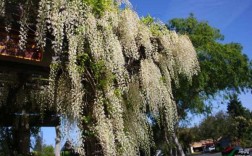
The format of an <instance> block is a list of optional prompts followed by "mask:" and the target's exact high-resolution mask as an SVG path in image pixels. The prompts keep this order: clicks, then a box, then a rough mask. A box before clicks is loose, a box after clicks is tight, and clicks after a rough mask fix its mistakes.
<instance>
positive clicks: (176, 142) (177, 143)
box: [172, 133, 185, 156]
mask: <svg viewBox="0 0 252 156" xmlns="http://www.w3.org/2000/svg"><path fill="white" fill-rule="evenodd" d="M172 138H173V141H174V143H175V144H176V146H177V148H178V150H176V151H178V152H179V155H180V156H185V153H184V151H183V148H182V146H181V145H180V143H179V141H178V138H177V136H176V134H175V133H173V134H172Z"/></svg>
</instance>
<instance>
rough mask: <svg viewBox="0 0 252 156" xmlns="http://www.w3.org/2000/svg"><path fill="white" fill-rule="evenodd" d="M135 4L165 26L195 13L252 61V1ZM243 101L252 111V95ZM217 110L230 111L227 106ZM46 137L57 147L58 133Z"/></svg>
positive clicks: (138, 0) (141, 0)
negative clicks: (169, 21)
mask: <svg viewBox="0 0 252 156" xmlns="http://www.w3.org/2000/svg"><path fill="white" fill-rule="evenodd" d="M131 3H132V5H133V9H134V10H135V11H136V12H137V13H138V14H139V16H140V17H142V16H146V15H148V14H150V15H151V16H153V17H155V18H158V19H160V20H161V21H163V22H167V21H168V20H170V19H172V18H181V17H182V18H185V17H188V15H189V13H194V15H195V16H196V18H198V19H199V20H201V21H208V22H209V24H210V25H211V26H213V27H216V28H218V29H220V30H221V33H222V34H223V35H224V36H225V40H224V42H238V43H240V44H242V46H243V48H244V49H243V53H245V54H246V55H248V57H249V58H250V59H252V0H158V1H157V0H131ZM240 100H241V101H242V103H243V105H244V106H245V107H247V108H249V109H251V110H252V96H251V93H248V94H242V95H241V96H240ZM216 108H219V109H224V110H226V105H222V106H216ZM199 119H200V117H198V119H195V121H198V120H199ZM43 134H44V139H45V142H46V143H47V144H52V145H54V139H55V131H54V129H53V128H49V129H48V128H46V129H43Z"/></svg>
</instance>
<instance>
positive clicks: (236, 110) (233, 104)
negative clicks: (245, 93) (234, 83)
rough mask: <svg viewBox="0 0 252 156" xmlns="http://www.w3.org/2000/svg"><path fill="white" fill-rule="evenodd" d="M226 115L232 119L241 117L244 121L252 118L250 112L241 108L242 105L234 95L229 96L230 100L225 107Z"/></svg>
mask: <svg viewBox="0 0 252 156" xmlns="http://www.w3.org/2000/svg"><path fill="white" fill-rule="evenodd" d="M227 113H228V114H229V115H230V116H231V117H233V118H235V117H238V116H243V117H244V118H246V119H250V118H252V112H250V110H249V109H247V108H245V107H243V106H242V103H241V101H240V100H239V99H238V96H237V95H236V94H233V95H231V96H230V100H229V103H228V105H227Z"/></svg>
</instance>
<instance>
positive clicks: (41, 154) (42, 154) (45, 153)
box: [33, 144, 54, 156]
mask: <svg viewBox="0 0 252 156" xmlns="http://www.w3.org/2000/svg"><path fill="white" fill-rule="evenodd" d="M33 155H34V156H54V148H53V146H52V145H45V144H44V145H43V147H42V150H41V151H34V152H33Z"/></svg>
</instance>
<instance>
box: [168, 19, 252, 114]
mask: <svg viewBox="0 0 252 156" xmlns="http://www.w3.org/2000/svg"><path fill="white" fill-rule="evenodd" d="M167 28H168V29H172V30H175V31H176V32H178V33H179V34H187V35H188V36H189V38H190V39H191V41H192V44H193V45H194V47H195V48H196V52H197V56H198V59H199V63H200V68H201V72H200V73H199V74H198V75H195V76H194V77H193V79H192V82H191V83H188V82H187V81H185V79H183V78H182V79H180V87H179V88H176V89H175V88H173V92H174V97H175V99H176V101H177V103H178V109H179V114H180V117H182V118H185V117H186V112H187V111H191V112H196V113H202V112H208V113H209V112H210V110H211V105H207V104H206V103H205V100H209V99H211V98H213V97H215V96H216V95H220V94H225V95H228V94H229V93H232V92H233V91H234V90H235V91H236V92H238V93H240V92H241V91H244V90H246V89H251V82H252V81H251V78H252V76H251V75H252V74H251V73H252V68H251V67H252V66H251V62H250V61H249V59H248V57H247V56H246V55H245V54H243V53H242V46H241V45H240V44H239V43H227V44H223V43H220V41H221V40H223V39H224V36H223V35H222V34H221V33H220V30H218V29H216V28H214V27H212V26H210V25H209V24H208V23H207V22H205V21H198V20H197V19H196V18H195V17H194V15H193V14H190V16H189V17H188V18H184V19H183V18H174V19H172V20H170V21H169V23H168V24H167ZM231 75H232V76H231Z"/></svg>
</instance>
